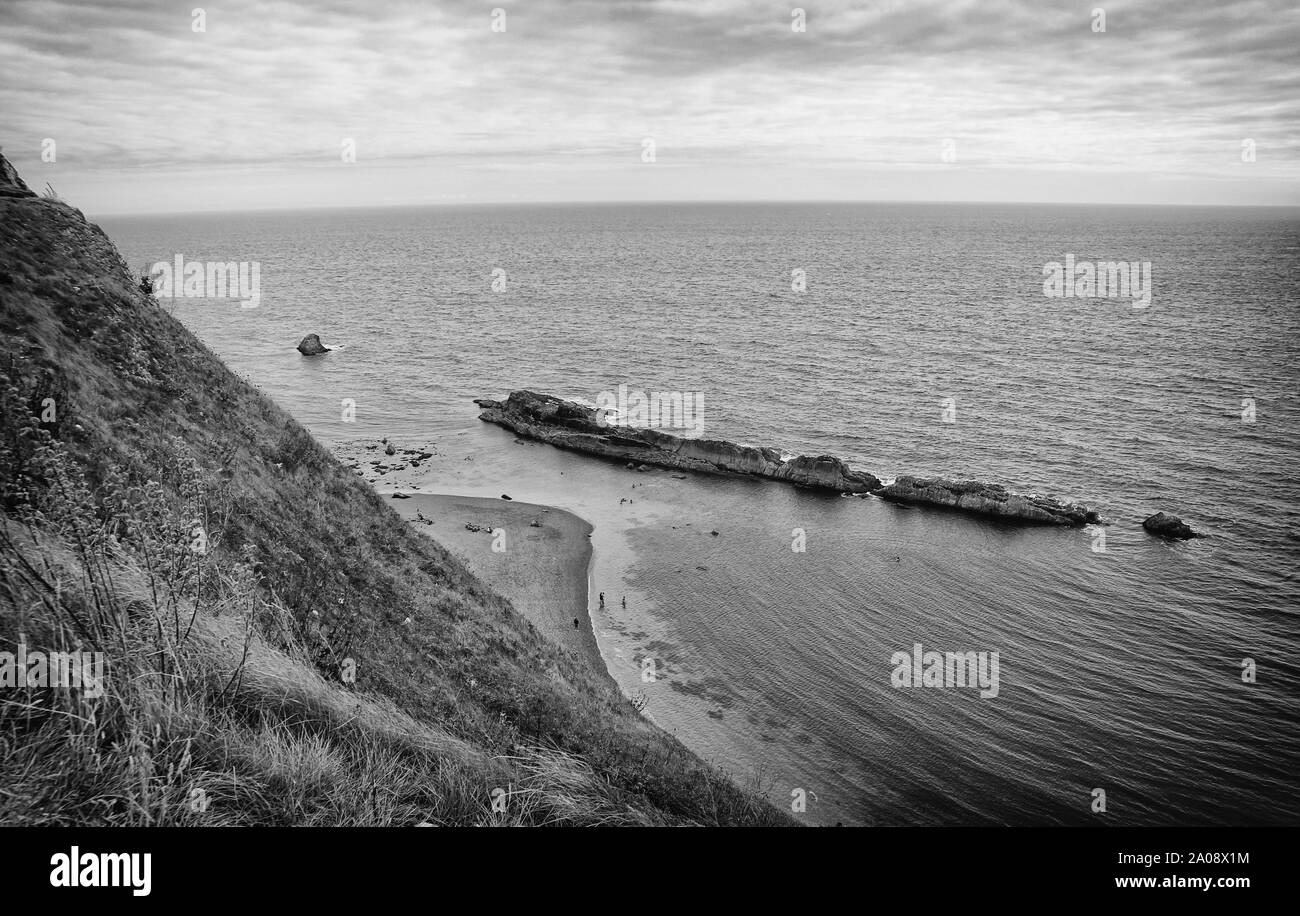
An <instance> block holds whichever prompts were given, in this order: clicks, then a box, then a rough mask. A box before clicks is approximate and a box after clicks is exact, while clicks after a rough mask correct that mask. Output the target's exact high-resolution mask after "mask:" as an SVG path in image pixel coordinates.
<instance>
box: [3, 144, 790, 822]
mask: <svg viewBox="0 0 1300 916" xmlns="http://www.w3.org/2000/svg"><path fill="white" fill-rule="evenodd" d="M0 162H2V160H0ZM18 181H19V179H17V177H16V175H14V173H13V172H12V169H11V168H10V167H9V165H8V163H3V170H0V184H3V185H4V190H6V191H7V192H8V193H3V194H0V366H2V367H3V378H2V379H0V385H3V388H4V392H5V410H4V411H3V413H2V414H0V508H2V509H3V514H0V652H9V653H13V654H14V655H16V654H17V649H18V647H20V646H21V647H22V650H23V651H25V652H27V653H33V652H41V651H46V652H48V651H86V652H92V651H93V652H99V653H102V658H103V661H104V672H103V677H102V679H101V681H99V682H97V683H98V689H95V690H91V689H86V688H85V685H84V684H83V685H82V689H77V688H75V687H74V688H72V689H51V688H49V687H45V686H42V685H39V684H33V683H31V682H28V683H27V684H26V685H24V684H22V683H20V684H18V685H17V686H16V687H15V688H14V689H7V690H4V691H0V747H3V753H2V754H0V788H3V790H4V791H0V823H4V824H41V823H44V824H68V823H75V824H83V825H85V824H91V825H93V824H124V823H136V824H255V823H257V824H414V823H418V822H429V823H434V824H550V823H560V824H691V823H695V824H785V823H791V820H790V819H789V818H788V817H786V816H785V815H783V814H782V813H781V812H780V811H778V810H777V809H776V808H774V807H772V806H771V805H769V804H768V803H767V802H766V801H764V800H763V799H761V798H759V797H758V796H756V795H754V794H752V793H750V792H748V791H745V790H742V789H740V788H738V787H737V786H736V785H734V784H733V783H732V782H731V781H729V779H727V778H726V776H725V775H724V774H721V773H719V772H718V771H716V770H714V769H713V768H711V767H709V766H707V765H706V764H704V763H703V762H701V761H700V760H699V759H698V758H696V757H695V756H694V755H692V754H691V753H690V752H689V751H687V750H686V749H685V748H684V747H683V746H682V745H681V744H680V743H678V742H677V741H676V740H675V739H673V738H671V737H670V736H668V735H666V734H665V733H663V732H662V731H660V730H659V729H657V728H655V727H654V726H653V725H652V724H650V723H649V722H648V721H647V720H646V719H644V718H643V717H642V716H640V715H638V713H637V711H636V710H635V709H634V708H633V707H632V705H631V704H630V703H629V702H628V701H627V700H626V699H625V698H624V697H623V696H622V695H621V694H619V693H618V692H617V690H616V689H615V688H613V687H612V686H610V685H609V684H607V683H606V682H605V681H603V680H602V679H600V678H598V677H596V676H594V675H592V674H590V673H588V671H587V670H586V669H585V668H584V666H583V665H582V664H581V663H580V662H579V661H577V660H576V659H575V658H574V657H572V656H570V655H569V654H567V653H565V652H563V651H561V650H559V649H557V648H556V647H554V646H553V645H552V644H550V643H548V642H547V641H546V640H544V639H543V638H542V637H541V636H540V634H538V632H537V631H536V630H535V629H534V628H533V627H532V626H531V625H530V624H528V623H527V622H526V621H525V620H524V619H523V618H522V617H520V616H519V615H518V614H517V613H516V612H515V610H514V609H513V608H512V607H511V606H510V605H509V603H508V602H506V601H505V600H504V599H502V598H500V597H498V596H497V595H495V594H493V593H492V592H491V591H490V590H488V589H487V588H486V587H484V586H483V585H482V584H481V583H480V582H479V581H477V580H476V579H475V578H474V577H473V576H471V575H470V574H469V573H468V572H467V571H466V570H465V569H464V568H463V567H462V566H461V565H460V564H459V563H458V562H457V561H456V560H455V559H454V558H452V557H451V556H450V555H449V554H448V553H447V552H446V551H444V550H443V549H442V548H440V547H439V546H438V545H436V544H435V543H433V542H431V541H429V540H428V539H427V538H424V537H422V536H420V535H419V534H418V533H416V532H414V531H412V530H409V529H408V527H407V525H406V524H405V523H404V522H402V521H401V520H400V519H399V518H398V516H397V515H396V514H395V513H394V512H393V511H392V510H391V508H390V507H389V506H388V505H387V503H386V502H385V501H384V500H382V499H380V498H379V497H378V496H377V495H376V494H375V493H374V492H372V491H371V490H370V489H369V487H367V486H366V485H365V484H364V483H363V482H362V481H360V480H359V479H357V478H356V476H355V475H354V474H353V473H351V472H350V471H348V470H347V469H346V468H344V467H343V466H342V465H340V464H339V463H338V462H337V461H336V460H335V459H334V458H333V457H332V456H331V455H330V454H329V453H328V452H327V451H326V450H325V449H324V448H322V447H321V446H320V445H319V444H318V443H317V442H316V441H314V440H313V439H312V438H311V436H310V435H309V434H308V433H307V432H306V431H305V430H304V429H303V428H302V427H301V426H299V425H298V423H296V422H295V421H294V420H293V419H292V418H291V417H290V416H289V415H288V414H287V413H285V412H284V411H283V410H282V409H280V408H279V407H278V406H277V405H276V404H275V403H273V402H272V401H271V400H270V399H268V398H267V397H266V396H264V395H263V394H261V393H260V392H259V391H257V390H256V389H254V388H253V387H252V386H250V385H248V384H247V383H245V382H243V381H242V380H240V379H239V378H237V377H235V376H234V375H233V374H232V373H231V372H230V371H228V370H227V368H226V367H225V366H224V365H223V364H222V363H221V362H220V360H218V359H217V358H216V357H215V356H214V355H213V354H212V353H211V352H209V351H208V350H207V349H206V348H205V347H204V346H203V345H202V344H201V343H199V341H198V340H197V339H196V338H195V337H194V336H193V335H192V334H191V333H190V332H189V331H187V330H186V329H185V328H184V327H183V326H182V325H181V324H180V323H179V322H177V321H176V320H174V319H173V318H172V317H171V316H170V315H169V314H168V313H167V312H166V311H165V310H164V309H162V308H161V307H159V305H158V303H157V302H156V301H154V299H153V298H152V296H150V295H148V294H147V293H144V292H142V291H141V290H140V289H139V288H138V284H137V283H136V282H135V281H134V280H133V278H132V277H131V276H130V273H129V272H128V270H127V268H126V265H125V264H124V263H123V262H122V259H121V257H120V256H119V255H118V253H117V251H116V249H115V248H114V247H113V245H112V243H111V242H110V241H109V239H108V238H107V237H106V236H105V235H104V233H103V232H102V231H100V230H99V229H98V227H96V226H94V225H92V224H90V223H88V222H87V221H86V220H85V219H84V217H83V216H82V215H81V214H80V213H79V212H77V211H76V210H74V209H73V208H71V207H69V206H67V205H65V204H62V203H60V202H57V201H51V200H46V199H43V198H40V197H35V196H29V195H26V194H23V193H21V192H22V191H23V190H24V189H23V188H22V187H21V186H20V185H19V184H17V182H18ZM213 307H223V306H222V305H220V304H214V306H213ZM8 672H9V676H10V677H12V676H14V674H15V669H14V667H13V665H12V663H11V664H10V666H9V668H8ZM0 673H2V672H0ZM494 802H495V804H494Z"/></svg>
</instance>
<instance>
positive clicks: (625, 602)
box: [623, 595, 627, 610]
mask: <svg viewBox="0 0 1300 916" xmlns="http://www.w3.org/2000/svg"><path fill="white" fill-rule="evenodd" d="M623 610H627V595H624V596H623Z"/></svg>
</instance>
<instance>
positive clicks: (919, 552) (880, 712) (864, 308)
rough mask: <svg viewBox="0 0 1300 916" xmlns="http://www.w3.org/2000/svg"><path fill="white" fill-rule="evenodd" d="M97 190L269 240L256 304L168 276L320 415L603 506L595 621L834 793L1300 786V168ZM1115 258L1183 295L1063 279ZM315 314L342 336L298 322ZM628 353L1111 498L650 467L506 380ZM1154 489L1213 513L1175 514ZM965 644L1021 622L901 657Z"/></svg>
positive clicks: (962, 473) (464, 485)
mask: <svg viewBox="0 0 1300 916" xmlns="http://www.w3.org/2000/svg"><path fill="white" fill-rule="evenodd" d="M101 225H102V226H103V227H104V229H105V230H106V231H107V232H108V234H109V235H110V237H111V238H112V239H113V241H114V242H115V243H116V244H117V245H118V247H119V249H120V250H121V251H122V253H123V255H124V256H125V258H126V260H127V262H128V264H129V265H130V266H131V268H132V269H133V271H135V272H136V273H140V272H142V271H143V270H146V269H147V268H148V267H149V266H150V265H152V264H153V263H155V262H159V261H166V262H169V263H173V262H174V260H175V258H176V257H177V255H180V256H181V257H182V258H183V259H184V260H185V261H186V262H189V261H202V262H207V261H213V262H249V263H252V262H256V263H257V264H258V265H259V268H260V273H259V281H260V291H259V292H260V300H259V301H258V302H257V305H256V307H254V308H246V307H243V304H241V303H240V302H239V301H236V300H234V299H230V298H217V297H214V298H185V297H177V298H173V299H164V300H162V304H163V307H165V308H167V309H169V310H171V311H172V312H173V313H174V314H175V315H176V316H177V317H178V318H179V319H180V320H181V321H182V322H184V323H185V324H186V325H187V326H188V327H190V328H191V329H192V330H193V331H194V332H195V333H196V334H197V335H198V336H199V337H200V338H201V339H202V340H203V341H205V342H206V343H207V345H208V346H209V347H210V348H211V349H212V350H213V351H214V352H215V353H216V354H217V355H219V356H220V357H221V358H222V359H223V360H224V361H225V362H226V363H227V365H229V366H230V367H231V368H232V369H233V370H234V371H236V372H237V373H239V374H240V375H241V376H243V377H245V378H247V379H248V380H249V381H250V382H252V383H253V384H255V385H257V386H259V387H260V388H262V389H263V390H264V391H266V392H267V393H269V394H270V395H271V396H272V397H273V398H274V399H275V400H277V401H278V402H279V403H280V404H282V405H283V406H284V407H286V408H287V409H288V410H289V411H290V412H291V413H292V414H293V415H294V416H295V417H296V418H297V419H298V420H300V421H301V422H302V423H304V424H305V425H306V426H307V427H308V428H309V429H310V430H311V431H312V433H313V434H314V435H315V436H316V437H317V438H319V439H320V440H322V441H323V442H325V443H327V444H329V445H332V446H336V447H339V446H342V445H345V444H347V443H355V442H357V441H359V440H369V441H371V442H373V441H375V440H377V439H379V438H381V437H387V438H389V439H390V440H391V441H393V442H395V443H396V444H397V445H398V446H399V447H410V448H421V449H430V450H433V451H434V452H435V454H436V457H435V458H434V459H432V460H430V461H428V462H426V463H425V464H424V465H422V467H421V470H420V471H419V472H418V473H416V474H414V476H411V475H408V476H407V477H405V478H403V483H402V485H403V486H404V487H415V488H418V491H420V492H430V493H437V492H445V493H456V494H461V495H476V496H483V495H489V496H494V497H495V496H499V495H501V494H503V493H505V494H509V495H511V496H512V498H515V499H520V500H526V501H531V502H539V503H543V504H547V505H555V506H560V507H562V508H566V509H569V510H571V511H573V512H575V513H577V514H578V515H581V516H582V517H584V518H586V519H587V520H588V521H590V522H591V523H592V524H593V525H594V526H595V532H594V535H593V544H594V545H595V558H594V560H593V563H592V572H591V589H592V601H591V604H592V608H591V613H592V620H593V627H594V628H595V630H596V636H597V639H598V642H599V644H600V647H601V653H602V657H603V658H604V659H605V661H606V664H607V666H608V668H609V670H610V672H611V674H612V675H613V676H614V678H615V679H616V680H617V682H618V683H619V685H620V687H621V689H622V690H623V691H624V692H625V693H626V694H627V695H628V696H629V697H634V698H638V700H639V701H640V702H644V704H645V715H647V716H649V717H650V718H651V719H653V720H654V721H655V722H656V723H658V724H659V725H661V726H662V727H664V728H665V729H667V730H669V731H671V732H672V733H673V734H674V735H676V736H677V737H678V738H679V739H680V740H681V741H682V742H684V743H685V744H686V745H687V746H688V747H690V748H691V749H692V750H693V751H695V752H696V753H698V754H699V755H700V756H701V757H703V758H705V759H707V760H709V761H710V762H712V763H714V764H715V765H717V766H718V767H720V768H722V769H724V770H725V771H727V772H728V773H729V774H730V775H731V776H732V778H733V779H735V780H736V781H737V782H739V783H742V784H744V785H746V786H748V787H751V788H755V789H757V790H759V791H761V792H764V793H765V794H767V795H768V797H769V798H771V799H772V800H773V802H774V803H775V804H777V805H780V806H782V807H783V808H787V809H788V810H791V811H792V812H793V813H794V815H795V816H796V817H798V818H799V819H801V820H803V821H804V822H806V823H808V824H817V825H835V824H844V825H886V824H889V825H900V824H906V825H941V824H942V825H948V824H972V825H985V824H988V825H1053V824H1072V825H1117V824H1122V825H1246V824H1252V825H1257V824H1295V823H1297V822H1300V580H1298V578H1297V561H1298V560H1300V509H1298V508H1297V507H1298V506H1300V472H1298V464H1300V463H1298V461H1297V459H1298V458H1300V453H1298V451H1297V450H1298V448H1300V385H1298V382H1300V369H1298V368H1297V367H1298V365H1300V273H1298V272H1297V265H1298V264H1300V210H1296V209H1290V208H1285V209H1284V208H1241V209H1237V208H1200V207H1145V206H1125V207H1119V206H1086V205H1010V204H1007V205H991V204H928V203H917V204H909V203H789V204H774V203H747V204H721V203H683V204H675V203H662V204H629V205H619V204H603V205H587V204H583V205H534V204H519V205H513V204H502V205H490V206H439V207H405V208H386V209H352V210H329V209H320V210H310V211H298V212H249V213H219V214H184V215H174V216H149V217H144V216H141V217H117V218H107V219H104V220H102V221H101ZM1119 261H1123V262H1126V263H1130V264H1133V265H1136V266H1135V273H1136V274H1137V275H1140V274H1141V273H1142V270H1143V269H1146V270H1149V277H1150V287H1149V291H1150V298H1149V301H1146V300H1145V299H1144V298H1139V297H1135V296H1133V295H1131V294H1130V295H1120V296H1115V297H1110V296H1106V297H1100V296H1096V295H1087V293H1089V292H1095V291H1093V290H1089V289H1088V288H1087V287H1079V286H1075V287H1073V288H1071V289H1070V290H1069V291H1070V292H1082V293H1084V294H1083V295H1069V296H1066V295H1056V294H1054V293H1057V292H1061V291H1062V286H1057V287H1056V288H1055V289H1052V287H1051V284H1050V282H1048V278H1049V277H1050V276H1051V273H1052V270H1053V268H1052V265H1054V264H1059V265H1065V264H1067V263H1070V262H1072V263H1073V266H1074V269H1075V270H1076V271H1079V270H1082V269H1084V268H1081V267H1080V266H1079V265H1081V264H1084V263H1085V262H1086V263H1093V264H1095V263H1098V262H1119ZM1143 265H1149V266H1147V267H1145V268H1144V267H1143ZM1104 272H1105V268H1103V273H1104ZM1072 276H1073V274H1072ZM308 333H316V334H319V335H320V337H321V339H322V340H323V341H324V343H325V344H326V345H327V346H331V347H335V348H336V349H334V350H333V351H332V352H330V353H328V354H326V355H324V356H320V357H315V358H310V359H309V358H305V357H303V356H301V355H300V354H299V353H298V352H297V351H296V350H295V346H296V344H297V343H298V341H299V340H300V339H301V338H302V337H303V336H304V335H306V334H308ZM620 385H625V386H627V389H628V390H629V391H633V392H638V391H639V392H645V393H647V395H649V394H650V393H673V392H678V393H684V394H685V395H686V396H693V397H697V398H702V403H703V413H702V417H703V423H702V428H701V434H702V435H703V436H704V437H705V438H710V439H727V440H732V441H736V442H741V443H746V444H754V445H765V446H769V447H772V448H775V449H778V450H780V451H782V452H784V453H789V454H809V455H822V454H830V455H836V456H839V457H842V458H843V459H845V460H846V461H848V462H849V464H851V465H852V466H853V467H855V468H860V469H863V470H867V471H870V472H872V473H874V474H876V475H877V476H879V477H881V478H882V479H885V480H889V479H892V478H893V477H895V476H897V475H901V474H915V475H943V476H948V477H957V478H970V479H977V480H982V481H987V482H991V483H1000V484H1004V485H1006V486H1008V487H1010V488H1011V489H1014V490H1019V491H1023V492H1032V493H1041V494H1045V495H1051V496H1055V497H1058V498H1061V499H1066V500H1072V501H1078V502H1082V503H1086V504H1088V505H1089V506H1092V507H1095V508H1097V509H1098V510H1099V511H1100V512H1101V514H1102V517H1103V523H1102V524H1100V525H1096V526H1089V527H1088V528H1084V529H1056V528H1043V527H1020V526H1015V525H1009V524H1006V523H1002V522H998V521H994V520H990V519H985V518H980V517H975V516H969V515H965V514H961V513H953V512H948V511H941V510H934V509H917V508H909V507H904V506H899V505H894V504H890V503H887V502H884V501H881V500H879V499H876V498H874V497H871V498H853V497H840V496H838V495H834V494H825V493H819V492H814V491H809V490H803V489H799V488H795V487H791V486H786V485H782V484H776V483H771V482H761V481H755V480H749V479H735V478H724V477H716V478H715V477H704V476H697V475H687V476H678V475H674V474H672V473H670V472H668V471H661V470H653V471H645V472H642V471H636V470H630V469H628V468H627V467H624V466H623V465H621V464H618V463H611V462H607V461H602V460H598V459H595V458H590V457H586V456H582V455H578V454H574V453H569V452H564V451H561V450H558V449H555V448H553V447H551V446H547V445H542V444H539V443H535V442H525V441H523V440H520V439H518V438H517V437H515V436H514V435H513V434H511V433H509V432H507V431H505V430H503V429H500V428H498V427H495V426H491V425H489V424H486V423H484V422H482V421H480V420H479V419H478V413H479V409H478V408H477V407H476V405H475V404H474V399H475V398H483V397H492V398H500V397H503V396H505V395H506V394H507V393H508V392H510V391H512V390H515V389H521V388H529V389H532V390H535V391H539V392H547V393H551V394H556V395H560V396H564V397H572V398H579V399H583V400H585V401H588V402H594V401H595V400H596V399H597V398H598V397H600V396H601V395H602V394H603V393H616V392H617V391H618V390H619V386H620ZM349 407H351V412H350V413H349ZM670 431H671V430H670ZM381 486H382V482H381ZM1157 511H1164V512H1167V513H1171V514H1174V515H1178V516H1180V517H1181V518H1183V520H1184V521H1186V522H1188V523H1189V524H1191V525H1192V526H1193V527H1194V528H1196V529H1198V530H1200V531H1202V532H1204V533H1205V534H1207V535H1208V537H1205V538H1203V539H1195V540H1189V541H1185V542H1168V541H1165V540H1163V539H1158V538H1155V537H1152V536H1151V535H1149V534H1147V533H1146V532H1145V531H1144V530H1143V529H1142V527H1141V523H1142V520H1143V519H1144V518H1146V517H1147V516H1149V515H1151V514H1152V513H1155V512H1157ZM600 592H604V593H605V596H606V604H605V606H604V607H601V606H599V605H598V599H597V595H598V594H599V593H600ZM624 601H626V605H627V606H626V607H623V602H624ZM930 652H936V653H960V654H961V655H962V657H963V658H970V657H975V658H980V659H982V660H983V661H984V662H985V663H986V668H985V673H986V674H990V675H991V674H992V671H993V670H994V669H993V668H992V663H993V661H994V659H996V672H997V678H996V689H994V690H990V689H987V686H988V683H989V682H988V681H987V680H986V682H985V683H986V686H985V687H984V688H981V686H980V685H979V684H972V683H971V682H970V681H969V680H965V682H963V678H961V677H960V676H954V677H951V678H945V677H935V678H925V677H922V678H915V679H913V677H912V675H913V674H914V673H916V672H917V671H918V670H919V669H920V668H921V667H927V668H929V667H931V666H930V665H929V664H925V665H924V666H922V665H914V664H913V663H912V662H911V661H909V662H907V663H906V664H905V663H903V661H902V659H903V658H904V657H906V658H908V659H912V658H913V656H917V657H919V659H920V660H922V661H923V662H924V661H926V659H927V656H926V655H925V653H930ZM966 653H976V655H975V656H967V655H966ZM995 653H996V654H995ZM940 658H941V659H943V658H946V656H943V655H940ZM934 670H935V671H936V672H937V671H938V669H937V668H936V669H934ZM953 674H954V675H959V674H960V672H958V671H956V670H954V671H953Z"/></svg>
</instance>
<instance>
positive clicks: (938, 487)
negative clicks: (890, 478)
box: [880, 476, 1100, 527]
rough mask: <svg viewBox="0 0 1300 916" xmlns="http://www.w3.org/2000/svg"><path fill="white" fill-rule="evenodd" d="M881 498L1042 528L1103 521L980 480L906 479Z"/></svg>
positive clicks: (1092, 513) (1094, 514) (1088, 511)
mask: <svg viewBox="0 0 1300 916" xmlns="http://www.w3.org/2000/svg"><path fill="white" fill-rule="evenodd" d="M880 496H881V497H882V498H883V499H888V500H892V501H894V502H900V503H910V504H915V505H929V506H946V507H948V508H951V509H961V510H963V511H965V512H973V513H976V514H978V515H991V516H996V517H998V518H1006V519H1012V520H1015V521H1023V522H1032V523H1034V524H1041V525H1074V526H1077V527H1082V526H1084V525H1087V524H1091V523H1094V522H1097V521H1099V520H1100V518H1099V516H1098V514H1097V512H1096V511H1094V510H1092V509H1089V508H1088V507H1086V506H1079V505H1075V504H1074V503H1063V502H1060V501H1058V500H1055V499H1051V498H1050V497H1046V496H1031V495H1027V494H1024V493H1013V492H1012V491H1010V490H1008V489H1007V488H1006V487H1003V486H999V485H997V484H991V483H981V482H980V481H978V480H946V479H944V478H942V477H912V476H903V477H899V478H898V479H897V480H895V481H894V482H893V483H891V484H890V485H889V486H887V487H885V488H884V489H883V490H881V491H880Z"/></svg>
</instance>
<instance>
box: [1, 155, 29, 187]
mask: <svg viewBox="0 0 1300 916" xmlns="http://www.w3.org/2000/svg"><path fill="white" fill-rule="evenodd" d="M35 196H36V192H35V191H32V190H31V189H30V188H28V187H27V184H26V182H24V181H23V180H22V178H21V177H19V175H18V171H17V170H16V169H15V168H14V167H13V166H12V165H10V164H9V160H8V159H6V158H5V157H4V156H3V155H0V197H35Z"/></svg>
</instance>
